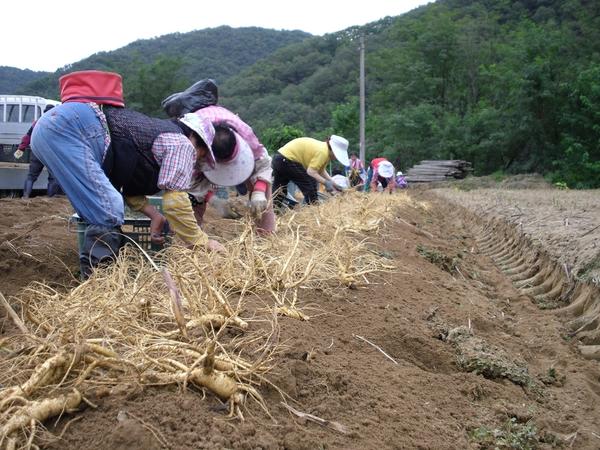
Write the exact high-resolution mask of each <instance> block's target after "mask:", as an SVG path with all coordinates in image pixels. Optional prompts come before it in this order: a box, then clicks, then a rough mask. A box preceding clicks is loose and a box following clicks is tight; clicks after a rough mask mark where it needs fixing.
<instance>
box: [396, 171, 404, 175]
mask: <svg viewBox="0 0 600 450" xmlns="http://www.w3.org/2000/svg"><path fill="white" fill-rule="evenodd" d="M400 175H404V174H403V173H402V171H401V170H399V171H398V172H396V176H397V177H399V176H400Z"/></svg>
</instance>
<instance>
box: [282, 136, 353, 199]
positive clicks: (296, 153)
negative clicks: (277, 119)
mask: <svg viewBox="0 0 600 450" xmlns="http://www.w3.org/2000/svg"><path fill="white" fill-rule="evenodd" d="M334 159H337V160H338V161H339V162H340V163H341V164H342V165H343V166H347V165H349V163H350V161H349V159H348V140H346V139H345V138H343V137H341V136H336V135H332V136H330V137H329V138H328V139H327V140H326V141H325V142H323V141H318V140H316V139H313V138H309V137H301V138H296V139H294V140H292V141H290V142H288V143H287V144H285V145H284V146H283V147H281V148H280V149H279V150H278V151H277V152H276V153H275V156H273V162H272V167H273V178H274V179H273V192H275V198H274V203H275V205H276V206H278V207H281V206H283V204H284V199H285V197H286V195H287V185H288V183H289V182H290V181H293V182H294V183H295V184H296V185H297V186H298V188H299V189H300V191H302V194H303V195H304V199H305V201H306V203H308V204H311V203H316V202H317V200H318V196H317V192H318V183H322V184H323V185H324V186H325V189H326V190H327V192H329V193H333V192H334V191H339V192H341V191H343V190H344V189H343V188H342V187H341V186H339V185H338V184H336V183H335V181H334V180H333V179H332V178H331V176H330V175H329V174H328V173H327V170H326V167H327V163H329V161H332V160H334Z"/></svg>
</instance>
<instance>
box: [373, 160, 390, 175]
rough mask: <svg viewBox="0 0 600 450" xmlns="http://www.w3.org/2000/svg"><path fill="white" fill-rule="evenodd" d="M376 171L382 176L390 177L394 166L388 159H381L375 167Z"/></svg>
mask: <svg viewBox="0 0 600 450" xmlns="http://www.w3.org/2000/svg"><path fill="white" fill-rule="evenodd" d="M377 173H378V174H379V176H381V177H383V178H390V177H393V176H394V166H393V165H392V163H391V162H389V161H381V162H380V163H379V167H377Z"/></svg>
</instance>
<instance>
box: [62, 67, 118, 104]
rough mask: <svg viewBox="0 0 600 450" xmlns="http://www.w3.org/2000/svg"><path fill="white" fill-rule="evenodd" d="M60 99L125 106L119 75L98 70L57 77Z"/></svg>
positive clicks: (65, 101) (64, 101) (63, 100)
mask: <svg viewBox="0 0 600 450" xmlns="http://www.w3.org/2000/svg"><path fill="white" fill-rule="evenodd" d="M58 83H59V85H60V101H61V102H63V103H67V102H82V103H89V102H94V103H98V104H101V105H113V106H121V107H124V106H125V101H124V100H123V79H122V78H121V75H119V74H118V73H113V72H102V71H100V70H82V71H80V72H71V73H68V74H66V75H63V76H62V77H60V78H59V80H58Z"/></svg>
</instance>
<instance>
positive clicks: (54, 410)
mask: <svg viewBox="0 0 600 450" xmlns="http://www.w3.org/2000/svg"><path fill="white" fill-rule="evenodd" d="M81 400H82V396H81V394H80V393H79V392H78V391H76V390H73V392H71V393H70V394H65V395H60V396H58V397H55V398H46V399H43V400H39V401H32V402H27V403H26V404H25V405H24V406H21V407H19V408H17V410H16V411H15V412H14V413H13V414H12V415H11V417H10V418H9V419H8V421H7V422H6V423H5V424H4V425H3V426H2V428H0V445H1V442H2V441H4V440H5V439H9V440H14V439H15V438H16V436H15V434H16V433H17V432H18V431H19V430H21V429H25V428H27V426H30V425H31V423H32V422H33V423H34V424H35V422H43V421H44V420H46V419H49V418H50V417H54V416H57V415H59V414H62V413H63V412H65V411H67V412H68V411H73V410H75V409H76V408H77V407H78V406H79V404H80V403H81Z"/></svg>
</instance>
